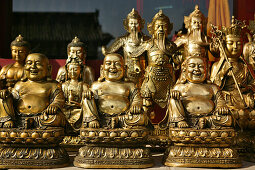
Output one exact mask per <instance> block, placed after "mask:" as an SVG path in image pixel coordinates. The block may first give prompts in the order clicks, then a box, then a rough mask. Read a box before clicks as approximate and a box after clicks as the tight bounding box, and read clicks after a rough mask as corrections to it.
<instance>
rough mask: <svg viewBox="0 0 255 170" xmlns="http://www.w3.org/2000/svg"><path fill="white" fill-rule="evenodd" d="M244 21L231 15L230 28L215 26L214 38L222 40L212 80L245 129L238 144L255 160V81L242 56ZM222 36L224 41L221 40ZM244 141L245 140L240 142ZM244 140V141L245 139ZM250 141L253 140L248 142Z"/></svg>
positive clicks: (238, 124) (239, 136)
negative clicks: (253, 133)
mask: <svg viewBox="0 0 255 170" xmlns="http://www.w3.org/2000/svg"><path fill="white" fill-rule="evenodd" d="M244 26H245V24H244V23H243V22H240V21H238V20H236V19H235V18H234V17H232V23H231V26H230V27H223V31H220V30H217V29H216V28H215V27H213V30H214V32H215V33H216V35H217V36H216V37H215V40H217V41H218V43H219V48H220V52H221V53H220V56H221V58H220V60H219V61H218V62H216V63H214V64H213V66H212V74H211V81H212V82H214V83H215V84H216V85H218V86H219V87H220V89H221V90H222V92H223V96H224V99H225V101H226V104H227V106H228V107H229V109H230V111H231V113H232V114H233V115H234V116H233V117H234V119H235V122H236V124H237V126H238V127H239V128H241V129H242V131H243V133H242V131H240V134H239V135H238V138H237V144H238V145H237V146H238V147H241V151H244V150H245V149H247V150H246V151H244V152H250V153H251V155H248V153H244V155H246V156H247V158H248V159H254V149H253V148H252V143H253V142H252V140H253V139H254V135H246V134H247V133H251V130H254V128H255V110H254V92H255V88H254V87H255V80H254V73H253V69H252V67H251V66H250V65H249V64H248V63H247V61H246V60H245V59H244V58H243V57H242V56H241V54H242V37H241V35H242V34H241V33H242V29H243V28H244ZM220 36H221V37H222V38H223V41H222V40H221V39H220V38H221V37H220ZM241 141H243V142H241ZM244 141H245V142H244ZM248 141H250V142H248Z"/></svg>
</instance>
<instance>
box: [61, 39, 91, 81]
mask: <svg viewBox="0 0 255 170" xmlns="http://www.w3.org/2000/svg"><path fill="white" fill-rule="evenodd" d="M67 55H68V58H67V61H66V62H69V61H68V60H71V59H72V58H77V60H80V61H79V63H81V67H83V68H82V70H83V75H82V81H83V82H84V83H87V84H88V85H91V84H92V83H93V82H94V79H95V73H94V70H93V69H92V68H91V67H90V66H87V65H85V60H86V51H85V46H84V43H83V42H81V41H80V39H79V38H78V37H74V39H73V40H72V42H71V43H69V44H68V45H67ZM66 72H67V71H66V68H65V66H62V67H60V68H59V70H58V73H57V77H56V80H57V81H58V82H61V83H63V82H65V81H66V77H67V75H66Z"/></svg>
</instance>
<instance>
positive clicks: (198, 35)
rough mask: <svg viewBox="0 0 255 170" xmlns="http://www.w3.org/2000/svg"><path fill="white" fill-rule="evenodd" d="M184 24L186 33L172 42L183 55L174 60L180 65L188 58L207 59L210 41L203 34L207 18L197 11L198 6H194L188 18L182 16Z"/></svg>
mask: <svg viewBox="0 0 255 170" xmlns="http://www.w3.org/2000/svg"><path fill="white" fill-rule="evenodd" d="M184 24H185V28H187V29H188V33H187V34H185V35H182V36H181V37H178V38H177V39H176V40H175V41H174V43H175V44H176V45H177V47H178V49H183V51H184V52H183V55H176V56H177V57H175V58H174V60H176V62H178V63H180V64H181V63H182V62H183V61H184V60H185V58H186V57H188V56H202V57H206V58H207V51H208V49H209V40H210V39H209V38H208V37H207V36H206V35H205V33H204V30H205V28H206V24H207V18H206V17H205V16H204V15H203V13H202V12H201V11H200V10H199V7H198V5H196V6H195V10H194V11H193V12H192V13H191V14H190V15H189V16H184Z"/></svg>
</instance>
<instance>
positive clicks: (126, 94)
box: [82, 53, 149, 128]
mask: <svg viewBox="0 0 255 170" xmlns="http://www.w3.org/2000/svg"><path fill="white" fill-rule="evenodd" d="M124 74H125V69H124V61H123V58H122V56H121V55H119V54H115V53H112V54H108V55H106V56H105V58H104V63H103V65H102V66H101V75H100V78H99V79H98V81H97V82H94V83H93V84H92V85H91V88H90V89H91V91H87V92H86V93H85V95H84V96H85V98H86V102H83V103H84V104H83V106H82V107H83V110H84V118H83V123H84V126H85V127H89V128H99V127H105V128H117V127H118V128H120V127H132V126H144V125H147V124H148V121H149V120H148V118H147V115H146V114H144V113H143V111H142V98H141V96H140V92H139V91H138V89H137V88H136V86H135V84H134V83H132V82H124V80H123V78H124ZM96 103H97V105H96ZM89 106H90V107H89Z"/></svg>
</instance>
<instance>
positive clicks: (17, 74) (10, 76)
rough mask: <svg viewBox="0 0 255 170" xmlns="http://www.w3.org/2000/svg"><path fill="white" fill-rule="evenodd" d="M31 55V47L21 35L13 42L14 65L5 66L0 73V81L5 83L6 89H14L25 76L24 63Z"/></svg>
mask: <svg viewBox="0 0 255 170" xmlns="http://www.w3.org/2000/svg"><path fill="white" fill-rule="evenodd" d="M29 53H30V45H29V43H28V42H27V41H25V40H24V38H23V37H22V36H21V35H19V36H18V37H16V38H15V40H14V41H12V42H11V54H12V59H13V60H14V61H15V63H13V64H8V65H5V66H4V67H3V68H2V69H1V71H0V79H1V80H4V81H5V87H6V88H8V87H13V86H14V85H15V83H16V82H18V81H19V80H20V79H21V78H22V77H23V76H24V63H25V59H26V57H27V55H28V54H29Z"/></svg>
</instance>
